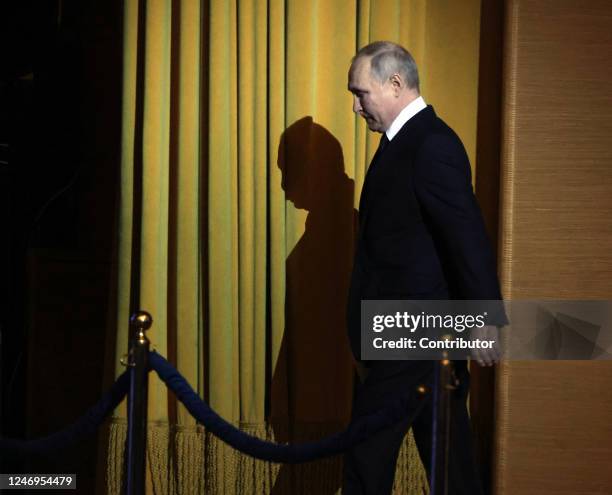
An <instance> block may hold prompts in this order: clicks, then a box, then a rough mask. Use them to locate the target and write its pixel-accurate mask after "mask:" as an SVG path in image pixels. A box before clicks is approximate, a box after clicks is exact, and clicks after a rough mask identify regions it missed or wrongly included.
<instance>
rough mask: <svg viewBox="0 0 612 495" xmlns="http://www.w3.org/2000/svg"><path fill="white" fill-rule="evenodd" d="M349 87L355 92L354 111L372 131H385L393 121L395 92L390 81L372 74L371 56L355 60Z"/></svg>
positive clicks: (350, 71)
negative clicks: (382, 80)
mask: <svg viewBox="0 0 612 495" xmlns="http://www.w3.org/2000/svg"><path fill="white" fill-rule="evenodd" d="M348 89H349V91H350V92H351V93H353V112H355V113H356V114H358V115H361V116H362V117H363V118H364V119H365V120H366V123H367V124H368V127H369V128H370V130H371V131H376V132H385V131H386V130H387V128H388V127H389V125H391V122H392V121H393V119H392V118H391V115H390V114H391V111H392V108H393V106H392V105H393V99H394V93H393V91H392V85H391V83H390V81H385V82H383V83H381V82H379V81H378V80H377V79H376V78H375V77H373V76H372V75H371V70H370V59H369V58H367V57H361V58H358V59H357V60H355V62H354V63H353V65H352V66H351V68H350V70H349V81H348Z"/></svg>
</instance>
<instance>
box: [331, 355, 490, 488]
mask: <svg viewBox="0 0 612 495" xmlns="http://www.w3.org/2000/svg"><path fill="white" fill-rule="evenodd" d="M434 365H435V364H434V362H432V361H412V362H394V361H381V362H376V364H374V365H372V367H371V368H370V369H369V374H368V376H367V378H366V379H365V381H364V382H363V383H361V382H358V383H357V385H356V388H355V393H354V396H353V413H352V416H353V419H355V418H357V417H360V416H363V415H367V414H370V413H372V412H374V411H376V410H379V409H381V408H384V407H385V406H386V405H388V404H389V403H391V402H393V401H394V400H397V397H398V396H399V395H400V394H402V395H403V394H406V393H411V392H412V391H415V389H416V387H418V386H419V385H421V384H423V385H426V386H428V387H429V388H430V390H431V384H432V380H433V369H434V368H433V366H434ZM455 373H456V376H457V378H458V380H459V386H458V387H457V388H456V389H455V390H453V391H452V397H451V420H450V439H449V446H450V450H449V461H448V485H449V489H448V493H449V495H482V493H483V491H482V486H481V483H480V479H479V475H478V472H477V467H476V463H475V460H474V455H473V447H472V432H471V426H470V419H469V416H468V412H467V407H466V401H467V394H468V390H469V373H468V371H467V365H466V362H465V361H457V362H455ZM424 400H425V401H426V402H425V404H424V406H423V408H422V410H421V412H420V413H419V414H418V415H417V416H416V418H415V419H414V421H413V422H412V424H410V422H409V420H408V419H407V420H404V421H400V422H399V423H396V424H395V425H393V426H392V427H390V428H387V429H385V430H383V431H381V432H379V433H378V434H376V435H374V436H373V437H370V438H369V439H368V440H366V441H365V442H363V443H361V444H359V445H357V446H356V447H354V448H353V449H351V450H349V451H348V452H347V453H346V454H345V456H344V471H343V485H342V493H343V494H344V495H387V494H390V493H391V492H392V489H393V481H394V478H395V468H396V464H397V457H398V454H399V450H400V447H401V445H402V443H403V440H404V437H405V435H406V433H407V432H408V429H409V428H410V426H412V431H413V435H414V439H415V442H416V445H417V449H418V452H419V456H420V458H421V461H422V462H423V465H424V467H425V469H426V471H427V476H428V479H429V475H430V466H431V450H432V449H431V443H432V442H431V440H432V424H433V423H432V420H433V417H432V405H433V404H432V396H431V394H429V397H428V398H425V399H424Z"/></svg>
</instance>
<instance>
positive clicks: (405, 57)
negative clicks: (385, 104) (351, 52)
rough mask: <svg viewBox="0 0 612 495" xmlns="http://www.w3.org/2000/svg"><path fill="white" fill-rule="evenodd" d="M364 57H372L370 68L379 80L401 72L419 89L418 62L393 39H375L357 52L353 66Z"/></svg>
mask: <svg viewBox="0 0 612 495" xmlns="http://www.w3.org/2000/svg"><path fill="white" fill-rule="evenodd" d="M363 57H370V70H371V71H372V75H373V76H374V77H375V78H376V79H377V80H378V81H379V82H381V83H382V82H385V81H386V80H387V79H389V78H390V77H391V76H392V75H393V74H400V75H401V76H402V77H403V78H404V80H405V81H406V84H407V86H408V87H409V88H410V89H416V90H417V91H419V71H418V70H417V66H416V62H415V61H414V58H412V55H410V52H409V51H408V50H406V49H405V48H404V47H402V46H400V45H398V44H396V43H392V42H391V41H374V42H373V43H370V44H369V45H366V46H364V47H363V48H361V50H359V51H358V52H357V54H356V55H355V56H354V57H353V60H352V61H351V67H352V66H353V64H354V63H355V62H356V61H357V60H358V59H360V58H363Z"/></svg>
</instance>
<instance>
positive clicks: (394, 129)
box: [385, 95, 427, 141]
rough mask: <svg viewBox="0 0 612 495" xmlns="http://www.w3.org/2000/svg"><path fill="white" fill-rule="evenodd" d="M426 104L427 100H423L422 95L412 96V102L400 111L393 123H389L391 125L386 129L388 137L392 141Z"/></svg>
mask: <svg viewBox="0 0 612 495" xmlns="http://www.w3.org/2000/svg"><path fill="white" fill-rule="evenodd" d="M426 106H427V105H426V103H425V100H423V98H422V97H421V96H418V95H417V96H416V98H412V99H411V100H410V102H409V103H407V104H406V105H405V106H404V107H403V108H402V109H401V110H400V111H399V112H398V114H397V115H396V117H395V119H394V120H393V122H391V125H389V127H388V128H387V129H386V130H385V134H386V135H387V139H389V141H391V140H392V139H393V138H394V137H395V135H396V134H397V133H398V132H399V130H400V129H401V128H402V127H403V126H404V124H405V123H406V122H408V121H409V120H410V119H411V118H412V117H414V116H415V115H416V114H417V113H419V112H420V111H421V110H423V109H424V108H425V107H426Z"/></svg>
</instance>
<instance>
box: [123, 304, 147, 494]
mask: <svg viewBox="0 0 612 495" xmlns="http://www.w3.org/2000/svg"><path fill="white" fill-rule="evenodd" d="M152 324H153V318H152V317H151V315H150V314H149V313H147V312H146V311H138V312H137V313H134V314H133V315H132V317H131V318H130V346H129V352H128V366H129V369H130V392H129V397H128V433H127V451H126V454H127V455H126V478H125V493H126V494H127V495H144V492H145V461H146V452H147V399H148V391H149V388H148V383H149V382H148V374H149V373H148V368H149V359H148V358H149V339H148V338H147V337H146V335H145V331H146V330H148V329H149V328H151V325H152Z"/></svg>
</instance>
